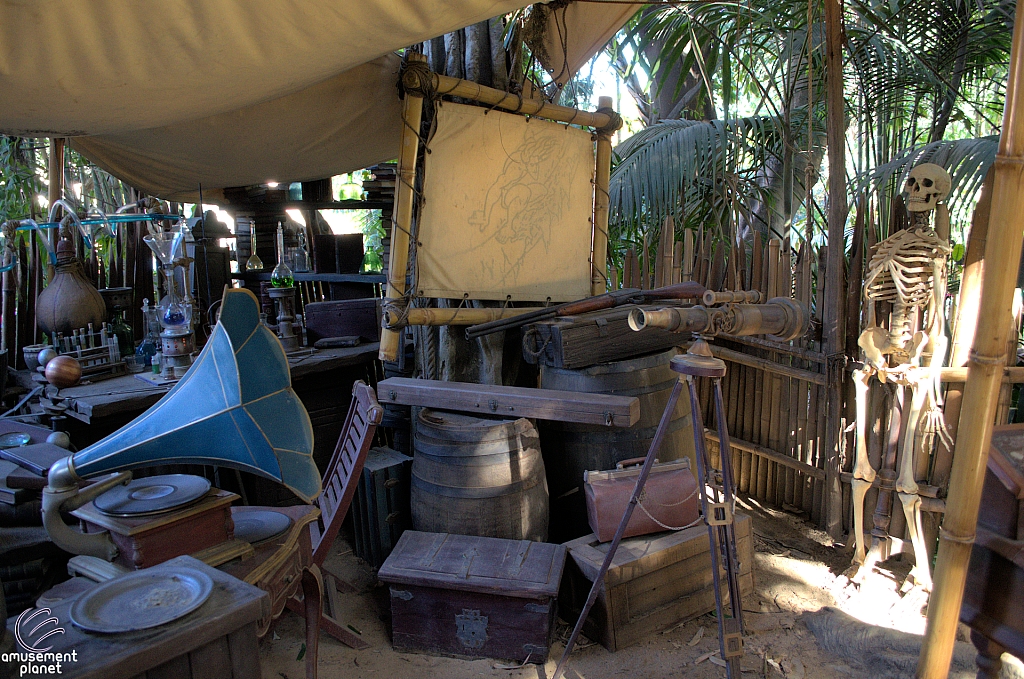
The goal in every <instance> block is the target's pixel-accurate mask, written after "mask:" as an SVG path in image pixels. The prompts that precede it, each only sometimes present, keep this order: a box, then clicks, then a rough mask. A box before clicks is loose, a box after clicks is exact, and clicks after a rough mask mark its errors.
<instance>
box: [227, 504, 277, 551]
mask: <svg viewBox="0 0 1024 679" xmlns="http://www.w3.org/2000/svg"><path fill="white" fill-rule="evenodd" d="M231 518H232V520H233V521H234V522H235V539H237V540H242V541H243V542H248V543H250V544H256V543H258V542H263V541H264V540H269V539H271V538H275V537H277V536H278V535H280V534H281V533H284V532H285V531H286V530H288V529H289V528H291V525H292V520H291V518H289V517H288V516H287V515H286V514H282V513H281V512H275V511H273V510H269V509H255V510H252V511H248V510H243V511H236V512H232V513H231Z"/></svg>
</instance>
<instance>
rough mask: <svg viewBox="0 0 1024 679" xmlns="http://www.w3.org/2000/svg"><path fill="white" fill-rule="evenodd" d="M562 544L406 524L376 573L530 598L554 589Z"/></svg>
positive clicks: (387, 578) (393, 579)
mask: <svg viewBox="0 0 1024 679" xmlns="http://www.w3.org/2000/svg"><path fill="white" fill-rule="evenodd" d="M565 553H566V552H565V547H564V546H563V545H554V544H550V543H547V542H532V541H530V540H503V539H500V538H484V537H476V536H471V535H451V534H449V533H425V532H421V531H415V530H407V531H405V532H404V533H403V534H402V537H401V538H399V540H398V544H397V545H395V549H394V551H393V552H391V555H390V556H389V557H388V558H387V561H385V562H384V565H383V566H381V569H380V571H379V572H378V573H377V577H378V579H380V580H381V581H383V582H387V583H389V584H395V585H418V586H421V587H435V588H439V589H454V590H460V591H465V592H477V593H481V594H496V595H500V596H511V597H518V598H529V599H536V598H540V597H554V596H555V595H556V594H557V593H558V585H559V581H560V580H561V578H562V568H563V567H564V566H565Z"/></svg>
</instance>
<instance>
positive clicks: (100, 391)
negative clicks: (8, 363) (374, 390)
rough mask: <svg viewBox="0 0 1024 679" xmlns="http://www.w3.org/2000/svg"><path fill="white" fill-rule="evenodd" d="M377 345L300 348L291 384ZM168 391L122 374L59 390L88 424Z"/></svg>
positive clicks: (371, 354)
mask: <svg viewBox="0 0 1024 679" xmlns="http://www.w3.org/2000/svg"><path fill="white" fill-rule="evenodd" d="M378 346H379V345H378V344H377V343H376V342H373V343H370V344H361V345H359V346H357V347H346V348H340V349H303V350H302V351H303V353H297V354H296V355H294V356H291V357H290V358H289V359H288V364H289V366H290V367H291V372H292V381H293V382H296V381H300V380H302V379H303V378H305V377H307V376H312V375H315V374H318V373H321V372H325V371H328V370H334V369H336V368H344V367H348V366H354V365H360V364H363V363H368V362H370V361H373V360H374V359H375V358H376V356H377V349H378ZM305 352H312V353H305ZM14 380H15V381H16V382H17V384H18V385H20V386H22V387H24V388H26V389H32V388H34V387H36V386H38V383H36V382H33V381H32V373H30V372H29V371H27V370H18V371H15V372H14ZM170 388H171V387H170V386H161V387H158V386H154V385H152V384H149V383H147V382H144V381H142V380H140V379H138V378H136V377H135V376H134V375H122V376H120V377H112V378H110V379H107V380H100V381H98V382H89V383H86V384H80V385H78V386H75V387H70V388H68V389H62V390H61V392H60V394H61V396H65V397H67V398H68V399H69V403H68V406H69V407H68V411H67V414H68V416H70V417H74V418H75V419H77V420H80V421H82V422H84V423H86V424H89V423H90V422H91V421H92V420H94V419H99V418H104V417H111V416H115V415H125V414H127V415H131V416H134V414H138V413H141V412H142V411H144V410H146V409H147V408H149V407H150V406H151V405H153V404H154V403H156V402H157V401H159V400H160V399H161V398H162V397H163V395H164V394H166V393H167V392H168V391H169V390H170Z"/></svg>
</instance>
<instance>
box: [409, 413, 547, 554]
mask: <svg viewBox="0 0 1024 679" xmlns="http://www.w3.org/2000/svg"><path fill="white" fill-rule="evenodd" d="M413 448H414V450H415V454H414V455H413V459H412V526H413V528H415V529H416V530H420V531H429V532H433V533H454V534H457V535H479V536H482V537H494V538H506V539H510V540H537V541H544V540H547V536H548V485H547V480H546V478H545V474H544V459H543V458H542V457H541V454H540V436H539V435H538V433H537V428H536V427H534V426H533V423H532V422H531V421H530V420H527V419H525V418H520V419H518V420H508V419H496V418H483V417H474V416H472V415H465V414H462V413H451V412H445V411H441V410H431V409H429V408H424V409H423V410H421V411H420V413H419V416H418V417H417V418H416V428H415V433H414V434H413Z"/></svg>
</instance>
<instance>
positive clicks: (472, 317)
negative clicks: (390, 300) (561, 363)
mask: <svg viewBox="0 0 1024 679" xmlns="http://www.w3.org/2000/svg"><path fill="white" fill-rule="evenodd" d="M542 308H543V307H522V308H517V309H472V308H467V307H460V308H458V309H420V308H414V309H408V310H407V311H406V312H405V314H404V315H405V319H404V323H403V319H402V318H401V314H399V313H398V312H397V311H393V310H388V311H387V312H385V313H386V314H387V319H386V320H387V325H388V327H390V328H399V327H404V326H406V325H476V324H477V323H489V322H491V321H498V320H501V319H503V318H514V317H516V316H519V315H520V314H525V313H527V312H530V311H540V310H541V309H542Z"/></svg>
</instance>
